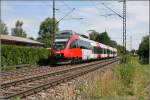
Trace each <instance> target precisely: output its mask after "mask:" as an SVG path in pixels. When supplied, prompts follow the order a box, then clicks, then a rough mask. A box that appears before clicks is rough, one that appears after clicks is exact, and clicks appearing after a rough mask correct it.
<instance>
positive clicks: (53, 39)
mask: <svg viewBox="0 0 150 100" xmlns="http://www.w3.org/2000/svg"><path fill="white" fill-rule="evenodd" d="M54 41H55V0H53V32H52V43H51V48H52V47H53V43H54Z"/></svg>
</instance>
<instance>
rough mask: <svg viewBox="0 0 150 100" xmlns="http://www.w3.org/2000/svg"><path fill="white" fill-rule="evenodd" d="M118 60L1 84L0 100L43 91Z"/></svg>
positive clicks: (104, 61) (89, 64)
mask: <svg viewBox="0 0 150 100" xmlns="http://www.w3.org/2000/svg"><path fill="white" fill-rule="evenodd" d="M117 60H118V59H117V58H115V59H109V60H103V61H97V62H94V63H88V64H82V65H80V66H78V67H74V68H69V69H64V70H61V71H57V72H53V73H46V74H40V75H36V76H33V77H28V78H24V79H21V80H15V81H11V82H5V83H2V84H1V92H0V96H1V98H2V99H9V98H12V97H15V96H20V97H25V96H28V95H31V94H34V93H37V92H39V91H41V90H43V89H47V88H49V87H52V86H55V85H57V84H59V83H62V82H64V81H67V80H70V79H73V78H75V77H78V76H81V75H83V74H86V73H88V72H91V71H94V70H96V69H98V68H101V67H103V66H106V65H108V64H111V63H113V62H116V61H117Z"/></svg>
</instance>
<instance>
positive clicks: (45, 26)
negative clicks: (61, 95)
mask: <svg viewBox="0 0 150 100" xmlns="http://www.w3.org/2000/svg"><path fill="white" fill-rule="evenodd" d="M56 22H57V21H56V19H55V23H56ZM58 30H59V28H58V24H55V33H56V32H57V31H58ZM52 34H53V18H46V19H45V20H44V21H43V22H42V23H41V25H40V29H39V38H38V40H39V41H40V42H43V43H45V45H46V47H50V46H51V39H52Z"/></svg>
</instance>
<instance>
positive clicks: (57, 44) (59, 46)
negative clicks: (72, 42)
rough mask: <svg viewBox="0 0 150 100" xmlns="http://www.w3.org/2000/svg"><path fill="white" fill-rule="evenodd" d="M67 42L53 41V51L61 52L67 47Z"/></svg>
mask: <svg viewBox="0 0 150 100" xmlns="http://www.w3.org/2000/svg"><path fill="white" fill-rule="evenodd" d="M67 43H68V41H55V43H54V49H55V50H63V49H65V47H66V46H67Z"/></svg>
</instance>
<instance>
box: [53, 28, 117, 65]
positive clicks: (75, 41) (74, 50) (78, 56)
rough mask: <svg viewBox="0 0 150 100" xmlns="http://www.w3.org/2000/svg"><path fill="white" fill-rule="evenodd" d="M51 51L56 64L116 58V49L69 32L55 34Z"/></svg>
mask: <svg viewBox="0 0 150 100" xmlns="http://www.w3.org/2000/svg"><path fill="white" fill-rule="evenodd" d="M51 51H52V52H51V53H52V56H53V57H54V58H56V60H57V61H58V62H60V61H72V62H78V61H85V60H94V59H104V58H112V57H116V56H117V49H116V48H112V47H110V46H108V45H104V44H102V43H98V42H95V41H93V40H90V39H87V38H84V37H83V36H81V35H80V34H78V33H76V32H74V31H71V30H66V31H61V32H59V33H57V34H56V36H55V42H54V44H53V48H52V50H51Z"/></svg>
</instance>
